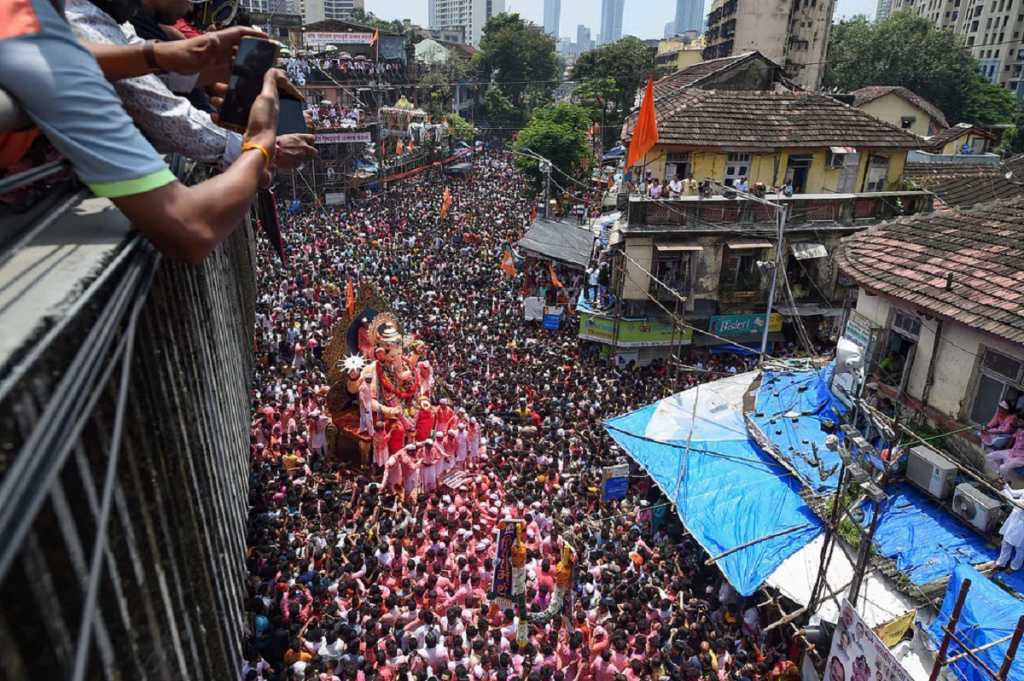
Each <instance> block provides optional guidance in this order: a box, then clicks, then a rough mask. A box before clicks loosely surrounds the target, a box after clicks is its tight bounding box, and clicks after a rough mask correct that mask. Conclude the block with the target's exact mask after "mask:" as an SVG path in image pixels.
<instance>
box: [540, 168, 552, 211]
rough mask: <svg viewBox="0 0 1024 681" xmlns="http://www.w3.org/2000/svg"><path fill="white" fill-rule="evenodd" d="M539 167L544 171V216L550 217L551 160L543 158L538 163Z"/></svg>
mask: <svg viewBox="0 0 1024 681" xmlns="http://www.w3.org/2000/svg"><path fill="white" fill-rule="evenodd" d="M540 169H541V170H542V171H544V218H545V219H546V220H550V219H551V161H548V160H544V161H541V163H540Z"/></svg>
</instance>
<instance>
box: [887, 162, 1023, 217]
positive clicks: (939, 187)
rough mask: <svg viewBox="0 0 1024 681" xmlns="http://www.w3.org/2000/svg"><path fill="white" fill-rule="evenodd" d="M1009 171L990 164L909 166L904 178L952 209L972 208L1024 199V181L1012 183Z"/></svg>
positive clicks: (1013, 180) (1021, 179) (1016, 180)
mask: <svg viewBox="0 0 1024 681" xmlns="http://www.w3.org/2000/svg"><path fill="white" fill-rule="evenodd" d="M1007 171H1008V168H1006V167H1004V166H1002V165H999V164H988V163H967V162H963V163H907V165H906V168H904V170H903V176H904V177H906V178H907V179H908V180H909V181H910V182H911V183H912V184H913V185H914V186H916V187H919V188H920V189H927V190H928V191H930V192H932V193H933V194H935V195H936V196H937V197H939V199H940V200H941V201H942V202H943V203H944V204H946V205H947V206H949V207H951V208H970V207H971V206H973V205H975V204H978V203H985V202H987V201H995V200H996V199H1010V198H1014V197H1017V196H1021V195H1024V178H1020V179H1017V178H1014V177H1012V176H1011V177H1010V178H1009V179H1008V178H1007V177H1006V173H1007Z"/></svg>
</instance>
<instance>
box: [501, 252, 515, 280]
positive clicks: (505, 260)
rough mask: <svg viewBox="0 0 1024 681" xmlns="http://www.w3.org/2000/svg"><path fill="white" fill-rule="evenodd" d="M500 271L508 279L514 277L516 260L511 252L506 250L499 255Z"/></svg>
mask: <svg viewBox="0 0 1024 681" xmlns="http://www.w3.org/2000/svg"><path fill="white" fill-rule="evenodd" d="M501 271H502V272H504V273H505V274H507V275H508V276H510V277H514V276H516V260H515V258H513V257H512V251H511V250H509V249H507V248H506V249H505V252H504V253H503V254H502V255H501Z"/></svg>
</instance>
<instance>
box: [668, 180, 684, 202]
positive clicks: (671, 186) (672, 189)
mask: <svg viewBox="0 0 1024 681" xmlns="http://www.w3.org/2000/svg"><path fill="white" fill-rule="evenodd" d="M682 195H683V181H682V179H680V178H679V176H678V175H676V176H675V177H674V178H672V181H670V182H669V183H668V197H669V198H670V199H678V198H679V197H680V196H682Z"/></svg>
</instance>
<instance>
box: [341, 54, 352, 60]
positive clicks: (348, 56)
mask: <svg viewBox="0 0 1024 681" xmlns="http://www.w3.org/2000/svg"><path fill="white" fill-rule="evenodd" d="M351 58H352V55H351V54H349V53H348V52H339V53H338V59H351Z"/></svg>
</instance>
